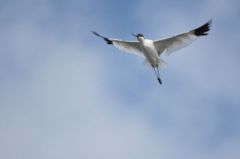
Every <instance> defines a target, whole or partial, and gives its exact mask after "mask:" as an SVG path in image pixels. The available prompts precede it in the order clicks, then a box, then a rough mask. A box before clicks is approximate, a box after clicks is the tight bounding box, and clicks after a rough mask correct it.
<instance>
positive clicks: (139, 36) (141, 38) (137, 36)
mask: <svg viewBox="0 0 240 159" xmlns="http://www.w3.org/2000/svg"><path fill="white" fill-rule="evenodd" d="M132 35H133V36H135V37H136V38H137V39H138V41H143V40H144V36H143V34H134V33H132Z"/></svg>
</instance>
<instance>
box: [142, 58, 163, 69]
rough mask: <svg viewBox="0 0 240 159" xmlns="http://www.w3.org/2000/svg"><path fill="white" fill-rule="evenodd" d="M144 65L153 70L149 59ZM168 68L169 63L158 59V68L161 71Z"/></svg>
mask: <svg viewBox="0 0 240 159" xmlns="http://www.w3.org/2000/svg"><path fill="white" fill-rule="evenodd" d="M144 65H145V66H147V67H148V68H152V64H151V63H149V61H148V60H147V59H145V60H144ZM166 66H167V63H166V62H165V61H164V60H162V59H160V58H159V59H158V67H159V69H161V70H162V69H164V68H165V67H166Z"/></svg>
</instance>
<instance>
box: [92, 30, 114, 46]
mask: <svg viewBox="0 0 240 159" xmlns="http://www.w3.org/2000/svg"><path fill="white" fill-rule="evenodd" d="M91 32H92V33H93V34H94V35H96V36H98V37H100V38H102V39H103V40H105V41H106V42H107V44H113V42H112V40H110V39H108V38H106V37H104V36H102V35H100V34H98V33H97V32H95V31H91Z"/></svg>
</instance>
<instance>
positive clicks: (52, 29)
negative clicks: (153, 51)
mask: <svg viewBox="0 0 240 159" xmlns="http://www.w3.org/2000/svg"><path fill="white" fill-rule="evenodd" d="M29 2H30V1H29ZM38 3H39V5H35V4H34V3H33V2H32V3H23V4H22V3H16V4H15V5H13V4H14V3H10V2H9V3H6V4H5V5H2V9H1V10H2V14H1V15H2V18H3V19H4V20H5V22H6V24H4V25H2V26H1V28H0V32H1V34H2V35H3V36H1V38H0V41H1V42H2V43H1V54H0V59H1V66H2V67H1V69H0V71H1V79H0V86H1V90H0V99H1V100H0V110H1V111H0V130H1V137H0V140H1V143H0V157H1V158H9V159H12V158H19V157H20V158H21V157H22V158H111V159H112V158H126V159H128V158H129V159H130V158H140V159H141V158H204V159H205V158H220V159H224V158H227V157H230V158H237V157H238V156H239V153H238V151H237V147H239V140H238V138H239V135H238V134H239V133H238V132H239V130H240V129H239V126H237V124H238V123H237V121H238V120H239V117H238V113H236V112H239V107H238V103H239V95H238V94H239V93H238V87H236V84H237V82H238V79H239V76H238V73H237V70H236V69H235V68H237V67H238V63H237V61H236V59H237V57H238V55H237V54H235V53H236V52H237V51H236V50H237V46H235V45H234V46H233V47H232V45H230V43H234V41H235V40H236V39H237V38H238V36H237V35H239V33H237V32H235V31H236V30H233V31H234V33H233V32H231V35H233V37H232V38H231V39H230V42H229V44H227V45H224V44H225V41H224V40H222V39H223V37H224V36H226V35H227V34H224V36H223V35H222V36H220V35H219V34H217V32H216V31H214V30H215V29H214V28H216V30H224V31H225V30H227V29H226V28H225V27H224V28H219V26H218V25H216V26H215V25H214V28H213V30H212V31H211V34H210V35H211V36H208V37H207V38H205V39H202V40H199V41H198V42H196V43H195V44H193V45H191V47H189V48H186V49H184V50H182V51H180V52H178V53H176V54H175V55H172V56H171V57H164V58H165V59H166V61H167V62H168V64H169V66H168V68H167V69H166V70H164V71H162V72H161V75H162V77H163V79H164V85H163V86H161V87H158V85H157V81H154V80H155V79H154V75H153V72H151V70H150V71H149V70H147V69H145V68H144V67H143V66H142V65H141V60H135V57H133V56H129V55H124V54H114V53H115V52H118V51H117V50H116V51H114V50H113V48H107V47H106V46H104V45H102V43H101V42H99V43H98V42H95V41H93V39H94V38H95V37H93V38H91V37H92V36H91V35H89V34H90V33H89V28H91V27H93V26H94V25H93V24H96V26H95V27H96V28H98V27H99V30H101V29H102V30H107V29H108V28H110V27H111V28H114V27H115V24H114V23H112V24H111V25H110V26H109V25H108V27H106V26H105V25H104V24H103V23H101V24H98V23H97V22H99V19H97V18H96V16H94V15H93V14H90V12H91V11H87V10H86V9H84V8H85V7H84V6H87V8H89V6H91V7H92V8H91V10H94V11H96V12H97V13H99V15H105V14H104V13H102V10H104V6H103V5H101V3H99V5H97V6H94V5H91V4H92V3H93V1H91V2H89V3H86V2H85V1H82V2H74V1H71V3H69V4H68V2H65V3H55V2H52V3H50V2H49V1H43V2H40V1H39V2H38ZM66 3H67V4H68V5H69V7H65V5H64V4H66ZM67 4H66V5H67ZM100 5H101V7H103V8H101V7H99V6H100ZM191 5H193V4H191ZM204 5H206V4H204ZM204 5H203V8H205V7H204ZM39 6H40V7H39ZM77 6H79V7H80V8H81V9H77V8H78V7H77ZM123 6H124V5H123ZM134 6H135V9H136V10H134V12H135V11H136V13H133V15H132V18H134V15H135V18H136V19H135V20H136V21H138V24H143V25H140V26H137V25H136V26H132V27H135V28H137V29H139V30H141V29H142V30H148V35H149V36H150V35H153V36H156V38H158V37H159V36H160V35H155V33H156V32H157V33H166V34H168V33H169V35H171V34H172V33H178V32H180V31H184V30H185V29H188V28H191V27H194V26H193V25H195V24H196V25H198V24H201V23H202V22H204V20H205V17H207V16H208V15H206V16H204V18H203V20H201V21H200V20H199V22H196V23H195V22H194V23H193V21H194V15H189V13H190V12H192V10H193V9H191V10H190V11H185V12H181V10H182V8H181V7H174V8H173V9H171V10H169V11H168V9H167V8H168V5H167V4H163V5H161V6H162V7H163V8H164V6H166V9H165V10H164V9H163V10H161V9H157V8H158V7H157V6H159V5H157V4H154V3H153V4H152V3H146V2H143V1H142V2H141V3H139V6H136V5H134ZM11 7H12V9H11V10H10V11H9V10H8V9H9V8H11ZM72 7H73V8H74V9H73V10H72V9H71V8H72ZM106 7H109V8H110V7H111V6H106ZM146 9H147V10H149V12H147V13H148V14H143V13H145V12H142V11H146ZM151 9H154V12H155V13H156V14H155V16H154V17H153V18H148V17H149V16H150V15H151V12H153V11H152V10H151ZM175 9H176V10H175ZM210 9H212V8H211V7H210ZM210 9H207V10H208V11H209V10H210ZM203 10H204V9H202V8H200V9H198V15H200V14H201V13H203ZM173 11H174V12H173ZM210 12H211V11H209V13H210ZM29 13H32V14H29ZM101 13H102V14H101ZM216 13H217V12H216ZM231 13H232V12H231ZM233 13H234V12H233ZM114 14H117V13H114ZM121 14H123V13H121ZM7 15H10V16H7ZM179 15H182V16H180V18H179V19H178V18H176V17H178V16H179ZM188 15H189V16H188ZM88 16H89V17H88ZM87 17H88V18H87ZM99 17H100V16H99ZM106 17H107V16H106ZM106 17H101V19H102V20H103V21H104V22H108V24H109V23H110V22H109V21H108V20H109V19H108V18H106ZM118 17H119V18H120V19H119V23H118V24H122V23H127V22H126V18H125V16H122V17H120V16H118ZM189 17H190V18H189ZM176 19H178V21H174V20H176ZM120 21H121V22H120ZM195 21H196V20H195ZM216 21H217V22H219V23H221V22H222V21H221V19H217V20H216ZM179 22H181V23H179ZM149 24H151V25H149ZM102 25H103V26H102ZM101 26H102V27H101ZM157 26H161V27H157ZM118 27H119V26H118ZM125 29H126V28H124V29H123V30H124V31H125ZM112 30H114V29H112ZM123 30H121V31H120V32H123ZM170 31H171V32H170ZM234 35H235V36H234ZM160 37H161V36H160ZM96 41H97V40H96ZM90 42H91V43H90ZM220 44H221V45H220ZM93 46H94V47H93ZM202 46H205V47H204V48H203V47H202ZM199 48H201V50H199ZM216 48H217V52H218V54H217V56H216V53H215V52H216ZM225 51H231V52H233V54H231V55H227V54H225ZM211 52H212V54H210V53H211ZM213 53H214V54H213ZM216 57H218V58H217V60H216ZM213 59H215V60H213ZM222 63H224V65H221V64H222ZM190 66H191V68H190ZM139 67H141V68H139ZM192 68H194V69H192ZM226 68H227V69H228V71H225V72H224V74H225V75H226V76H222V70H224V69H226ZM203 77H204V78H203ZM151 80H152V81H151ZM149 81H150V82H149ZM154 82H155V83H154ZM228 83H233V84H231V85H228ZM156 85H157V86H156ZM234 112H235V113H234Z"/></svg>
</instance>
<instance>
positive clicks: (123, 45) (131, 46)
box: [110, 39, 144, 57]
mask: <svg viewBox="0 0 240 159" xmlns="http://www.w3.org/2000/svg"><path fill="white" fill-rule="evenodd" d="M110 40H111V41H112V42H113V46H115V47H116V48H118V49H120V50H122V51H124V52H127V53H133V54H135V55H138V56H141V57H143V56H144V54H143V53H142V49H141V45H140V43H139V42H135V41H123V40H117V39H110Z"/></svg>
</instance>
